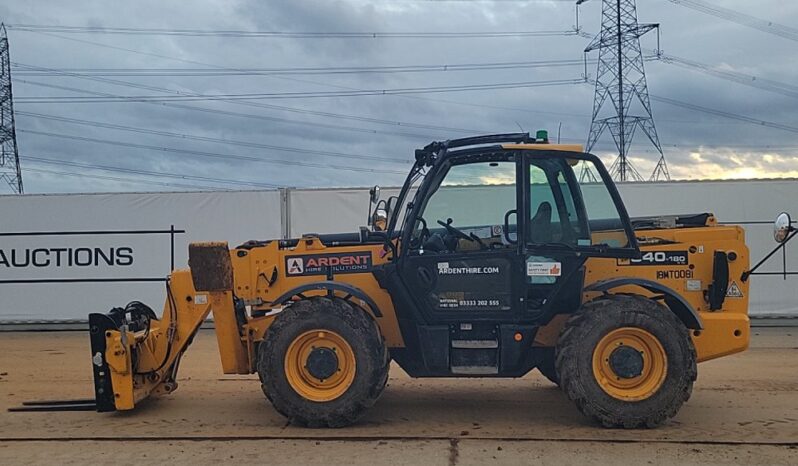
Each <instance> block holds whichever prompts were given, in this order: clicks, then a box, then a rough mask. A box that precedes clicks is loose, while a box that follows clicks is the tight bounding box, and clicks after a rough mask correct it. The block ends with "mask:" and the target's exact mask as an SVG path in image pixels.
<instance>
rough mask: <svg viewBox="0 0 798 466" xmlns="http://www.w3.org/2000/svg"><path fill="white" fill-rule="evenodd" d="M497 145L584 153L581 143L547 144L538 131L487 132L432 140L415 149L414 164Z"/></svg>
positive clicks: (517, 148)
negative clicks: (472, 135) (534, 132)
mask: <svg viewBox="0 0 798 466" xmlns="http://www.w3.org/2000/svg"><path fill="white" fill-rule="evenodd" d="M491 146H494V148H495V146H498V148H501V149H504V150H538V151H558V152H575V153H584V148H583V147H582V145H581V144H549V140H548V134H547V133H546V132H545V131H538V134H537V137H535V136H531V135H530V134H529V133H508V134H489V135H485V136H474V137H468V138H460V139H450V140H448V141H434V142H431V143H429V144H427V145H426V146H424V148H422V149H416V164H417V165H419V166H424V165H432V164H433V163H434V162H435V161H436V160H440V159H443V158H445V157H446V155H447V154H448V153H450V152H452V151H453V149H457V150H456V151H454V152H452V153H463V152H469V151H470V150H479V149H482V148H484V147H491Z"/></svg>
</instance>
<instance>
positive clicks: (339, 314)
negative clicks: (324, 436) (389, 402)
mask: <svg viewBox="0 0 798 466" xmlns="http://www.w3.org/2000/svg"><path fill="white" fill-rule="evenodd" d="M388 363H389V358H388V351H387V348H386V347H385V344H384V342H383V340H382V337H381V335H380V332H379V329H378V328H377V325H376V323H375V322H374V320H373V319H372V318H371V317H370V316H369V315H368V314H367V313H366V312H365V311H363V310H362V309H359V308H355V307H353V306H352V305H351V304H349V303H348V302H347V301H344V300H342V299H338V298H326V297H312V298H308V299H303V300H300V301H297V302H294V303H293V304H291V305H290V306H288V307H287V308H286V309H285V310H283V311H282V312H281V313H280V314H279V315H278V316H277V318H276V319H275V321H274V323H273V324H272V325H271V327H269V330H268V331H267V333H266V338H265V340H264V341H263V343H261V344H260V346H259V348H258V375H259V376H260V379H261V382H262V384H261V385H262V388H263V392H264V394H265V395H266V397H267V398H268V399H269V400H270V401H271V402H272V405H273V406H274V408H275V409H276V410H277V411H278V412H279V413H280V414H282V415H283V416H285V417H286V418H288V420H289V421H290V422H292V423H295V424H298V425H302V426H308V427H343V426H347V425H350V424H352V423H354V422H355V421H357V420H358V419H359V418H360V417H361V416H362V415H363V414H364V413H365V411H366V410H367V409H368V408H370V407H371V406H373V405H374V403H375V402H376V401H377V398H379V396H380V394H381V393H382V390H383V389H384V388H385V383H386V381H387V380H388Z"/></svg>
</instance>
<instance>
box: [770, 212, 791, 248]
mask: <svg viewBox="0 0 798 466" xmlns="http://www.w3.org/2000/svg"><path fill="white" fill-rule="evenodd" d="M792 230H793V228H792V219H791V218H790V214H788V213H787V212H782V213H780V214H779V216H778V217H776V221H775V222H773V239H775V240H776V242H777V243H783V242H784V241H785V240H786V239H787V237H788V236H789V234H790V232H791V231H792Z"/></svg>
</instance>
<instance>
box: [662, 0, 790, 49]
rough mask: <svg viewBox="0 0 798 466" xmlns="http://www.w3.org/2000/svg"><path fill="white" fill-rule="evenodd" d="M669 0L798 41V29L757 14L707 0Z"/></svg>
mask: <svg viewBox="0 0 798 466" xmlns="http://www.w3.org/2000/svg"><path fill="white" fill-rule="evenodd" d="M669 1H670V2H671V3H675V4H677V5H681V6H683V7H687V8H690V9H693V10H696V11H700V12H701V13H706V14H708V15H712V16H715V17H717V18H721V19H725V20H727V21H731V22H732V23H737V24H739V25H741V26H747V27H750V28H753V29H757V30H760V31H762V32H767V33H768V34H773V35H776V36H779V37H783V38H785V39H789V40H794V41H798V29H796V28H794V27H790V26H785V25H783V24H779V23H775V22H773V21H768V20H765V19H761V18H757V17H755V16H751V15H748V14H745V13H741V12H739V11H736V10H732V9H729V8H724V7H721V6H718V5H714V4H712V3H709V2H705V1H702V0H669ZM752 4H753V5H757V4H758V3H752Z"/></svg>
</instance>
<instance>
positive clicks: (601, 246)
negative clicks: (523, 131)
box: [520, 151, 638, 318]
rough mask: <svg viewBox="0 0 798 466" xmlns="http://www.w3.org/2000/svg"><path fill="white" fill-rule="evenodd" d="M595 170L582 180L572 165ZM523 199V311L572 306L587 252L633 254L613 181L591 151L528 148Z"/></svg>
mask: <svg viewBox="0 0 798 466" xmlns="http://www.w3.org/2000/svg"><path fill="white" fill-rule="evenodd" d="M577 165H581V166H582V167H583V168H584V169H586V170H594V171H595V172H596V173H597V175H596V174H594V177H593V178H592V179H593V180H596V179H600V180H602V182H596V181H592V182H587V183H581V182H580V181H578V179H577V176H576V174H575V172H574V167H575V166H577ZM522 178H523V183H524V186H525V187H526V189H525V194H524V198H523V199H522V204H523V206H522V208H521V212H523V218H524V224H523V228H522V229H521V231H522V232H523V233H524V235H523V238H521V239H520V241H522V243H523V247H522V250H523V255H524V260H525V262H526V268H525V272H526V273H525V301H526V306H525V307H526V315H527V316H528V317H530V318H534V317H535V316H545V315H551V314H554V313H570V312H573V311H574V310H576V309H577V308H578V307H579V306H580V304H581V299H582V288H583V283H584V267H583V266H584V263H585V261H586V260H587V259H588V258H590V257H634V256H635V255H636V254H638V249H637V244H636V241H635V239H634V235H633V232H632V231H631V228H630V226H629V220H628V216H627V214H626V210H625V208H624V207H623V204H622V203H621V202H620V198H619V196H618V193H617V191H616V190H615V186H614V184H612V181H611V180H610V179H609V175H608V174H607V173H606V170H604V169H603V166H601V165H600V162H598V159H596V158H595V157H594V156H591V155H589V154H574V155H573V156H569V155H568V154H563V153H561V152H560V153H557V152H552V151H526V153H524V155H523V171H522Z"/></svg>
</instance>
